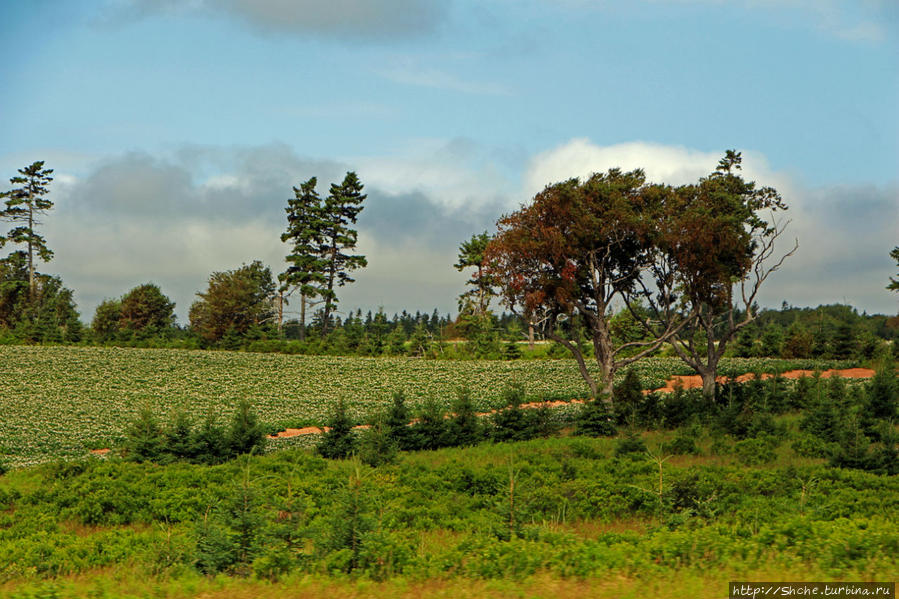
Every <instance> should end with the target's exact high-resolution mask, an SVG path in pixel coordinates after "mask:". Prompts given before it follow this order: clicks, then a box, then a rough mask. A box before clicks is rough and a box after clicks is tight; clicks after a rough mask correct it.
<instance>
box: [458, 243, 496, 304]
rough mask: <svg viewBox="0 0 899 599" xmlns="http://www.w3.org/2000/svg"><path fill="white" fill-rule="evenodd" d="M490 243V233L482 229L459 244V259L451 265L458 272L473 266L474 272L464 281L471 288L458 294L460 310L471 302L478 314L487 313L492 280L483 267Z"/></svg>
mask: <svg viewBox="0 0 899 599" xmlns="http://www.w3.org/2000/svg"><path fill="white" fill-rule="evenodd" d="M489 244H490V235H489V234H488V233H487V231H484V232H483V233H481V234H478V235H472V236H471V239H469V240H468V241H463V242H462V244H461V245H460V246H459V261H458V262H456V263H455V264H454V265H453V266H454V267H455V268H456V270H458V271H459V272H462V271H463V270H464V269H466V268H474V269H475V272H474V274H473V275H472V276H471V278H470V279H469V280H468V282H466V285H468V286H470V287H471V289H469V290H468V291H466V292H465V293H463V294H462V295H461V296H459V307H460V310H461V308H462V306H463V305H465V304H467V303H469V302H471V303H472V305H473V307H474V312H475V314H476V315H478V316H483V315H484V314H486V313H487V308H488V307H489V305H490V298H491V296H493V295H495V294H494V292H493V288H494V282H493V280H492V278H491V277H490V276H488V274H487V273H488V271H487V270H485V268H484V257H485V252H486V251H487V246H488V245H489Z"/></svg>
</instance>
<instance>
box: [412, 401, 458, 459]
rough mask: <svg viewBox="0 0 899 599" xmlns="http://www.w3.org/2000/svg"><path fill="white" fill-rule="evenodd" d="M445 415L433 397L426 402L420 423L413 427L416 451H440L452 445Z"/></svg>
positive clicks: (419, 419) (422, 409)
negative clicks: (448, 436)
mask: <svg viewBox="0 0 899 599" xmlns="http://www.w3.org/2000/svg"><path fill="white" fill-rule="evenodd" d="M445 415H446V414H445V412H444V410H443V408H442V407H441V406H440V404H439V403H437V401H436V400H435V399H434V398H433V397H429V398H428V399H426V400H425V402H424V404H422V408H421V412H419V415H418V422H416V423H415V424H414V425H412V436H413V439H414V440H413V445H414V447H415V449H439V448H441V447H446V446H447V445H450V443H449V439H448V438H447V432H448V431H447V425H446V419H445Z"/></svg>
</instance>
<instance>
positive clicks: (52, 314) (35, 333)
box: [0, 251, 82, 342]
mask: <svg viewBox="0 0 899 599" xmlns="http://www.w3.org/2000/svg"><path fill="white" fill-rule="evenodd" d="M0 328H5V329H9V330H11V331H12V332H13V335H14V336H15V337H17V338H18V339H22V340H25V341H33V342H41V341H49V342H59V341H78V340H80V338H81V330H82V326H81V322H80V321H79V320H78V311H77V310H76V309H75V300H74V296H73V293H72V290H71V289H67V288H66V287H64V286H63V283H62V280H61V279H60V278H59V277H54V276H50V275H44V274H40V273H35V277H34V290H33V292H32V291H31V289H30V288H29V285H28V255H27V254H26V253H25V252H24V251H15V252H12V253H11V254H10V255H9V256H7V257H6V258H5V259H3V260H0Z"/></svg>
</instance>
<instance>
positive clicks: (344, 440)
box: [315, 399, 356, 460]
mask: <svg viewBox="0 0 899 599" xmlns="http://www.w3.org/2000/svg"><path fill="white" fill-rule="evenodd" d="M328 427H329V430H328V431H327V432H326V433H325V434H324V435H322V438H321V441H320V442H319V444H318V445H317V446H316V448H315V450H316V451H317V452H318V453H319V455H321V456H322V457H325V458H329V459H332V460H334V459H343V458H346V457H349V456H350V455H351V454H353V453H354V452H355V451H356V438H355V437H354V436H353V423H352V422H350V418H349V416H348V415H347V413H346V405H345V404H344V403H343V399H340V400H338V402H337V404H336V405H335V406H334V412H333V414H332V415H331V419H330V421H329V422H328Z"/></svg>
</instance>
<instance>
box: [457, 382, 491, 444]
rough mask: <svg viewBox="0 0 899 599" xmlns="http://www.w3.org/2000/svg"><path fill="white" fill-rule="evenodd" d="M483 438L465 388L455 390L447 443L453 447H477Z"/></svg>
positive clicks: (469, 392)
mask: <svg viewBox="0 0 899 599" xmlns="http://www.w3.org/2000/svg"><path fill="white" fill-rule="evenodd" d="M482 437H483V434H482V427H481V423H480V421H479V420H478V415H477V412H475V410H474V404H473V403H472V401H471V391H469V389H468V388H467V387H461V388H459V389H457V390H456V401H455V402H454V403H453V416H452V419H451V420H450V422H449V441H450V443H451V444H452V445H453V446H459V445H461V446H467V445H477V444H478V443H479V442H480V441H481V439H482Z"/></svg>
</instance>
